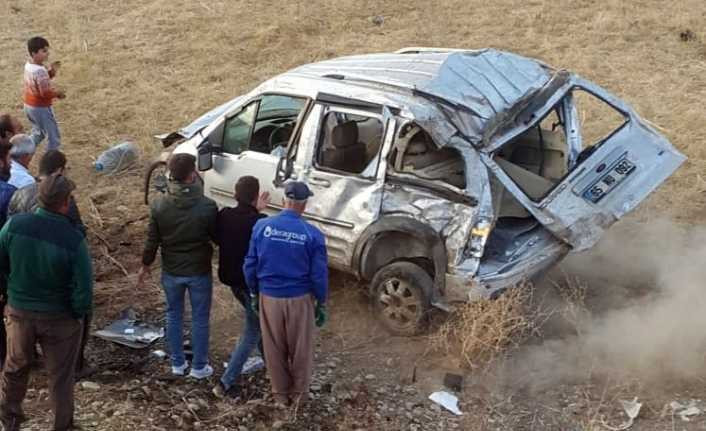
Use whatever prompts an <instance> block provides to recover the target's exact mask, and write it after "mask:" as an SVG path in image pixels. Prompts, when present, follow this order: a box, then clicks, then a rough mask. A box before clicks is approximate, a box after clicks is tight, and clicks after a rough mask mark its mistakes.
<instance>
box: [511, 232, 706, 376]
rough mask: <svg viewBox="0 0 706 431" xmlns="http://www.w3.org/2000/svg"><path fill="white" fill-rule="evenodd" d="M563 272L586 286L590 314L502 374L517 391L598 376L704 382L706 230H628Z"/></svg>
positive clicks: (530, 349)
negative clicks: (520, 387) (518, 387)
mask: <svg viewBox="0 0 706 431" xmlns="http://www.w3.org/2000/svg"><path fill="white" fill-rule="evenodd" d="M562 267H563V270H564V271H565V272H566V273H567V274H569V275H571V276H575V277H578V279H580V280H583V281H584V282H585V285H586V286H585V287H586V289H587V290H586V292H587V295H586V297H587V300H586V304H587V312H586V313H584V314H582V315H581V317H580V318H578V319H576V320H575V321H574V322H572V325H573V330H572V331H570V332H571V333H570V334H568V335H566V334H563V335H559V336H556V335H554V336H552V335H549V336H548V338H545V339H544V340H543V341H542V342H541V344H537V345H531V346H528V347H527V348H526V349H523V351H521V352H519V354H518V355H514V358H513V359H512V360H511V361H510V362H508V363H506V364H505V365H504V367H503V371H504V372H503V373H502V374H503V375H504V376H505V378H508V379H510V382H511V384H513V385H518V384H519V385H523V386H524V385H529V386H530V387H534V388H536V389H540V388H542V387H546V385H550V384H554V383H560V382H571V381H577V380H583V379H586V378H588V377H593V376H604V377H624V376H634V377H637V378H640V379H642V380H646V381H654V380H664V379H674V378H676V379H680V378H690V377H694V376H697V375H703V374H704V372H705V371H706V361H705V357H706V228H703V227H693V226H681V225H677V224H675V223H672V222H669V221H664V220H661V221H655V222H649V223H646V224H630V223H627V222H623V223H620V224H619V225H616V226H615V227H614V228H613V229H611V230H610V231H609V232H608V233H607V234H606V235H605V238H604V240H602V241H601V242H600V244H598V246H597V247H596V248H595V249H594V250H592V251H590V252H588V253H584V254H579V255H576V256H572V257H571V258H569V259H567V261H566V262H565V264H563V265H562ZM557 281H560V280H557ZM564 282H566V281H565V280H564ZM565 332H566V331H565Z"/></svg>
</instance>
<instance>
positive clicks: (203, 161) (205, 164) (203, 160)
mask: <svg viewBox="0 0 706 431" xmlns="http://www.w3.org/2000/svg"><path fill="white" fill-rule="evenodd" d="M197 154H198V156H197V159H198V160H197V165H198V169H199V171H207V170H209V169H211V168H212V167H213V147H212V146H211V143H210V142H208V139H206V140H205V141H203V142H202V143H201V145H199V148H198V150H197Z"/></svg>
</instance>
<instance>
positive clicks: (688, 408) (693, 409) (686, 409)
mask: <svg viewBox="0 0 706 431" xmlns="http://www.w3.org/2000/svg"><path fill="white" fill-rule="evenodd" d="M669 407H670V408H671V409H672V414H676V415H677V416H679V417H680V418H681V420H682V421H684V422H690V421H691V419H689V417H690V416H696V415H700V414H701V413H703V410H701V409H700V408H698V407H697V406H696V400H691V401H690V402H689V404H687V405H684V404H682V403H680V402H678V401H672V402H671V403H669Z"/></svg>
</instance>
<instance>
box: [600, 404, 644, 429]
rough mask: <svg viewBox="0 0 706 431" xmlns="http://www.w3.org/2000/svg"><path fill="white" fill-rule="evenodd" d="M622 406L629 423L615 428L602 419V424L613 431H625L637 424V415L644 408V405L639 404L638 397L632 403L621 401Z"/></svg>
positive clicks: (626, 422)
mask: <svg viewBox="0 0 706 431" xmlns="http://www.w3.org/2000/svg"><path fill="white" fill-rule="evenodd" d="M620 405H621V406H622V407H623V411H624V412H625V414H626V415H627V417H628V420H627V421H625V422H623V423H622V424H620V425H619V426H617V427H613V426H610V425H608V424H607V423H605V421H604V420H603V419H601V424H602V425H603V426H604V427H606V428H607V429H609V430H611V431H623V430H626V429H628V428H630V427H631V426H632V424H633V423H634V422H635V418H637V415H639V414H640V409H641V408H642V403H639V402H637V397H635V398H633V399H632V401H625V400H620Z"/></svg>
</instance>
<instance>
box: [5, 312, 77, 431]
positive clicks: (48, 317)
mask: <svg viewBox="0 0 706 431" xmlns="http://www.w3.org/2000/svg"><path fill="white" fill-rule="evenodd" d="M5 316H6V317H7V319H6V328H7V357H6V360H5V366H4V368H3V370H2V379H1V380H0V421H1V422H2V423H3V425H5V429H7V430H19V424H20V423H21V422H22V421H23V420H24V419H25V417H24V413H23V412H22V401H23V400H24V397H25V394H26V392H27V383H28V380H29V371H30V366H31V364H32V359H33V356H34V346H35V343H37V342H39V345H40V346H41V347H42V351H43V352H44V358H45V366H46V370H47V374H48V378H49V398H50V403H51V409H52V411H53V412H54V427H53V429H54V430H62V431H63V430H67V429H69V428H70V427H71V426H72V424H73V414H74V374H75V370H76V358H77V356H78V351H79V348H80V342H81V333H82V329H83V323H82V322H81V320H79V319H74V318H72V317H70V316H68V315H67V314H64V313H39V312H32V311H24V310H17V309H14V308H12V307H11V306H9V305H8V306H6V307H5Z"/></svg>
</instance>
